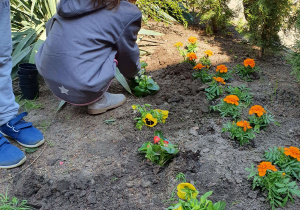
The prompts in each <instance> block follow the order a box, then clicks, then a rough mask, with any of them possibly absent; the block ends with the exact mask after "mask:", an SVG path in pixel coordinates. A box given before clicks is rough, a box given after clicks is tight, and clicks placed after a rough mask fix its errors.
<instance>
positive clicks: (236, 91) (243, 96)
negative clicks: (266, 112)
mask: <svg viewBox="0 0 300 210" xmlns="http://www.w3.org/2000/svg"><path fill="white" fill-rule="evenodd" d="M250 91H251V90H250V88H246V87H245V85H241V86H238V87H232V86H228V87H227V88H226V92H227V93H228V94H229V95H236V96H237V97H238V98H239V99H240V101H241V102H242V103H243V104H242V106H243V107H244V108H246V107H248V106H249V105H250V104H251V103H252V100H253V96H252V93H251V92H250Z"/></svg>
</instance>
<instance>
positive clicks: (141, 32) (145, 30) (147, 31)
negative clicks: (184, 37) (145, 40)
mask: <svg viewBox="0 0 300 210" xmlns="http://www.w3.org/2000/svg"><path fill="white" fill-rule="evenodd" d="M139 34H140V35H153V36H162V35H164V34H162V33H159V32H156V31H152V30H147V29H143V28H142V29H141V30H140V31H139Z"/></svg>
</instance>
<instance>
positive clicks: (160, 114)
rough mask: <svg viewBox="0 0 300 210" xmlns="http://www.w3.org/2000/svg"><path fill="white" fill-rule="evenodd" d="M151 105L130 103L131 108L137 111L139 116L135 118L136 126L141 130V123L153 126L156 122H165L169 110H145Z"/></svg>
mask: <svg viewBox="0 0 300 210" xmlns="http://www.w3.org/2000/svg"><path fill="white" fill-rule="evenodd" d="M150 106H151V105H150V104H145V105H143V106H141V105H132V106H131V107H132V109H133V110H134V112H139V113H140V114H141V117H138V118H135V120H137V123H136V127H137V128H138V129H139V130H141V129H142V127H143V125H146V126H148V127H154V126H156V125H157V123H159V122H160V123H165V122H166V119H167V118H168V115H169V111H168V110H160V109H155V110H153V109H150V110H147V108H149V107H150Z"/></svg>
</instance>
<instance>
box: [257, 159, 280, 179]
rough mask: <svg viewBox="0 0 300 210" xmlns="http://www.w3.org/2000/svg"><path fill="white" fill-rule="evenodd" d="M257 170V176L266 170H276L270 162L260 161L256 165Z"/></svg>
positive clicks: (262, 174) (264, 173)
mask: <svg viewBox="0 0 300 210" xmlns="http://www.w3.org/2000/svg"><path fill="white" fill-rule="evenodd" d="M257 170H258V175H259V176H264V175H266V172H267V170H272V171H277V169H276V168H275V166H273V165H272V163H271V162H261V163H260V164H259V165H258V166H257Z"/></svg>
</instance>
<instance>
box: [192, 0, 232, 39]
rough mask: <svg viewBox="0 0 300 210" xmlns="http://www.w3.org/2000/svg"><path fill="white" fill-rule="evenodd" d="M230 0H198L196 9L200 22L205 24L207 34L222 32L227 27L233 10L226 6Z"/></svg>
mask: <svg viewBox="0 0 300 210" xmlns="http://www.w3.org/2000/svg"><path fill="white" fill-rule="evenodd" d="M229 1H230V0H199V1H197V3H196V9H197V10H199V13H198V15H197V16H198V17H199V18H200V24H203V25H204V26H205V31H206V33H207V34H213V33H217V32H223V31H224V30H226V29H227V27H228V25H229V22H230V20H231V19H232V18H233V17H234V12H233V11H232V10H231V9H230V8H229V7H228V3H229Z"/></svg>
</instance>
